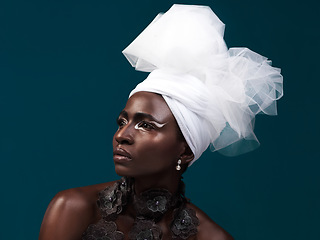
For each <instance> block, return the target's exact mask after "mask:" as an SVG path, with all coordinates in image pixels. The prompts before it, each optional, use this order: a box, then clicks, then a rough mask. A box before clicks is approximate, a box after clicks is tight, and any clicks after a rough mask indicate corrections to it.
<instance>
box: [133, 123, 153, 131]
mask: <svg viewBox="0 0 320 240" xmlns="http://www.w3.org/2000/svg"><path fill="white" fill-rule="evenodd" d="M139 128H142V129H146V130H152V129H154V128H155V127H154V126H153V125H152V124H151V123H148V122H139V123H138V124H137V125H136V126H135V129H139Z"/></svg>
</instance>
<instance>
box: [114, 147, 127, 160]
mask: <svg viewBox="0 0 320 240" xmlns="http://www.w3.org/2000/svg"><path fill="white" fill-rule="evenodd" d="M131 160H132V157H131V155H130V153H128V152H127V151H125V150H124V149H122V148H117V149H115V150H114V151H113V161H115V162H119V163H121V162H129V161H131Z"/></svg>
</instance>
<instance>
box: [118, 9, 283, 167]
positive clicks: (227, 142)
mask: <svg viewBox="0 0 320 240" xmlns="http://www.w3.org/2000/svg"><path fill="white" fill-rule="evenodd" d="M223 34H224V24H223V23H222V22H221V21H220V20H219V18H218V17H217V16H216V15H215V14H214V12H212V10H211V9H210V8H209V7H206V6H193V5H176V4H175V5H173V6H172V7H171V8H170V9H169V11H167V12H166V13H164V14H159V15H158V16H157V17H156V18H155V19H154V20H153V21H152V22H151V24H150V25H149V26H148V27H147V28H146V29H145V30H144V31H143V32H142V33H141V34H140V35H139V36H138V37H137V38H136V39H135V40H134V41H133V42H132V43H131V44H130V45H129V46H128V47H127V48H126V49H125V50H124V51H123V54H124V55H125V56H126V57H127V59H128V60H129V62H130V63H131V65H132V66H133V67H135V68H136V70H140V71H146V72H151V73H150V74H149V76H148V77H147V79H146V80H144V81H143V82H142V83H140V84H138V85H137V86H136V88H135V89H134V90H133V91H132V92H131V93H130V96H131V95H133V94H134V93H136V92H140V91H148V92H154V93H158V94H161V95H162V96H163V98H164V100H165V101H166V103H167V104H168V106H169V108H170V110H171V112H172V114H173V116H174V117H175V119H176V120H177V123H178V125H179V127H180V129H181V132H182V134H183V136H184V138H185V140H186V142H187V143H188V145H189V147H190V149H191V150H192V152H193V154H194V159H193V161H192V162H191V163H190V164H189V165H191V164H192V163H193V162H194V161H196V160H197V159H198V158H199V157H200V156H201V154H202V153H203V152H204V151H205V150H206V149H207V148H208V146H209V145H210V144H211V146H212V148H211V149H212V150H213V151H215V150H219V151H220V152H221V153H223V154H225V155H228V156H234V155H238V154H241V153H244V152H247V151H251V150H253V149H254V148H256V147H257V146H258V145H259V142H258V140H257V138H256V136H255V134H254V132H253V124H254V118H255V115H256V114H258V113H260V112H262V113H265V114H269V115H276V114H277V111H276V100H277V99H279V98H280V97H282V95H283V91H282V76H281V74H280V69H278V68H274V67H272V66H271V61H269V60H267V58H265V57H263V56H261V55H259V54H257V53H255V52H252V51H251V50H249V49H247V48H230V49H229V50H228V48H227V46H226V44H225V42H224V40H223Z"/></svg>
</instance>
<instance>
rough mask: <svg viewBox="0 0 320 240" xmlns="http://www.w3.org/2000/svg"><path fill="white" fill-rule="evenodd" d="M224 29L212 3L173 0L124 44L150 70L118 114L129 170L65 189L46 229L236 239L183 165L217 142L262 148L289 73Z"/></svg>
mask: <svg viewBox="0 0 320 240" xmlns="http://www.w3.org/2000/svg"><path fill="white" fill-rule="evenodd" d="M223 31H224V24H223V23H222V22H221V21H220V20H219V19H218V17H217V16H216V15H215V14H214V13H213V12H212V11H211V9H210V8H208V7H204V6H186V5H174V6H173V7H172V8H171V9H170V10H169V11H168V12H166V13H165V14H161V15H159V16H157V17H156V19H155V20H154V21H153V22H152V23H151V24H150V25H149V26H148V27H147V28H146V29H145V30H144V31H143V32H142V33H141V34H140V35H139V36H138V37H137V38H136V39H135V40H134V41H133V42H132V43H131V44H130V45H129V46H128V47H127V48H126V49H125V50H124V54H125V56H126V57H127V58H128V60H129V61H130V62H131V64H132V65H133V66H134V67H135V68H136V69H137V70H142V71H149V72H151V73H150V74H149V76H148V78H147V79H146V80H144V81H143V82H142V83H140V84H138V85H137V87H136V88H135V89H134V90H133V91H132V92H131V94H130V97H129V99H128V101H127V104H126V106H125V108H124V109H123V111H121V113H120V115H119V117H118V120H117V123H118V126H119V128H118V130H117V132H116V133H115V135H114V138H113V151H114V155H113V160H114V164H115V171H116V173H117V174H118V175H120V176H122V178H121V179H120V180H118V181H116V182H110V183H104V184H99V185H93V186H88V187H82V188H75V189H70V190H66V191H63V192H60V193H59V194H57V195H56V196H55V197H54V199H53V200H52V201H51V203H50V205H49V207H48V209H47V212H46V214H45V217H44V220H43V223H42V226H41V231H40V238H39V239H41V240H49V239H60V240H61V239H62V240H63V239H66V240H67V239H68V240H69V239H213V240H220V239H232V237H231V236H230V235H229V234H228V233H227V232H225V231H224V230H223V229H222V228H221V227H219V226H218V225H217V224H216V223H214V222H213V221H212V220H211V219H210V218H209V217H208V216H207V215H206V214H205V213H204V212H203V211H201V210H200V209H199V208H197V207H196V206H195V205H193V204H192V203H191V202H190V201H189V200H187V198H186V197H185V196H184V184H183V182H182V181H181V177H182V173H183V172H184V171H185V170H186V169H187V168H188V167H189V166H191V164H193V163H194V161H196V160H197V159H198V158H199V157H200V156H201V154H202V153H203V151H205V150H206V148H207V147H208V146H209V145H210V144H211V146H212V148H213V150H219V151H220V152H222V153H223V154H226V155H237V154H240V153H243V152H245V151H250V150H252V149H253V148H255V147H256V146H257V145H258V141H257V139H256V137H255V135H254V133H253V121H254V116H255V115H256V114H257V113H260V112H263V113H267V114H276V106H275V100H276V99H279V98H280V97H281V96H282V76H281V75H280V70H279V69H276V68H273V67H271V66H270V62H269V61H268V60H267V59H266V58H264V57H262V56H260V55H258V54H256V53H254V52H251V51H250V50H248V49H245V48H236V49H229V50H228V49H227V47H226V45H225V43H224V40H223Z"/></svg>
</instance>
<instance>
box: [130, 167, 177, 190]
mask: <svg viewBox="0 0 320 240" xmlns="http://www.w3.org/2000/svg"><path fill="white" fill-rule="evenodd" d="M180 180H181V174H177V173H176V172H175V173H172V174H166V175H165V176H163V175H161V176H157V175H152V176H145V177H135V178H134V190H135V193H136V194H140V193H141V192H144V191H146V190H148V189H152V188H162V189H167V190H168V191H169V192H171V194H174V193H176V192H177V190H178V187H179V183H180Z"/></svg>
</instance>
